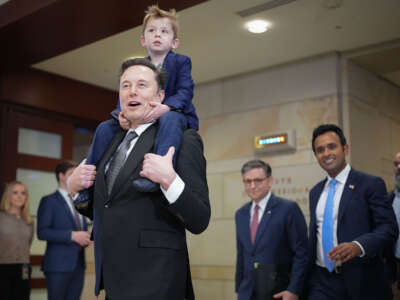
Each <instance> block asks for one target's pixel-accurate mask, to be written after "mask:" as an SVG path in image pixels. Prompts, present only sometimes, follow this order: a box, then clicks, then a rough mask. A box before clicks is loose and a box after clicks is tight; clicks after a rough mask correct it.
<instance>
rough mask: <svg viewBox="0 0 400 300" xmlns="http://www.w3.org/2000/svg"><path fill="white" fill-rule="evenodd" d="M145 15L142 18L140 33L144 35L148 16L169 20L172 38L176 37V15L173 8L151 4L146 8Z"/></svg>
mask: <svg viewBox="0 0 400 300" xmlns="http://www.w3.org/2000/svg"><path fill="white" fill-rule="evenodd" d="M145 13H146V15H145V16H144V19H143V29H142V35H143V36H144V31H145V30H146V26H147V23H148V22H149V20H150V18H168V19H169V20H170V22H171V26H172V30H173V31H174V39H176V38H178V27H179V25H178V15H177V14H176V10H175V9H170V10H169V11H166V10H163V9H161V8H159V7H158V6H157V5H151V6H149V7H148V8H147V10H146V12H145Z"/></svg>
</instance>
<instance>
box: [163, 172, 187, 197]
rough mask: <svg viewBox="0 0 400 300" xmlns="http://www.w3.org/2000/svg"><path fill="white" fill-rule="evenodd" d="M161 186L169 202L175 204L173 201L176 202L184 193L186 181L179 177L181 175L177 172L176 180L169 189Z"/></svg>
mask: <svg viewBox="0 0 400 300" xmlns="http://www.w3.org/2000/svg"><path fill="white" fill-rule="evenodd" d="M160 187H161V191H162V192H163V194H164V196H165V198H167V200H168V202H169V204H173V203H175V201H176V200H178V198H179V196H180V195H181V194H182V192H183V190H184V188H185V183H184V182H183V180H182V179H181V178H180V177H179V175H178V174H176V177H175V179H174V181H172V183H171V185H170V186H169V188H168V190H165V189H164V188H163V187H162V186H160Z"/></svg>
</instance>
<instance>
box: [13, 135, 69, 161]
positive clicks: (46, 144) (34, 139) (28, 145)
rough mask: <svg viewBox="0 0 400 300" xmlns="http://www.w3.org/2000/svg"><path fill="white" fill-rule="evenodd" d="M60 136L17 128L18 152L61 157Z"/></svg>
mask: <svg viewBox="0 0 400 300" xmlns="http://www.w3.org/2000/svg"><path fill="white" fill-rule="evenodd" d="M61 146H62V136H61V135H60V134H56V133H50V132H45V131H40V130H33V129H28V128H19V129H18V153H23V154H30V155H37V156H43V157H51V158H59V159H60V158H61Z"/></svg>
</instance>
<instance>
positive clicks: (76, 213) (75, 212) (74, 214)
mask: <svg viewBox="0 0 400 300" xmlns="http://www.w3.org/2000/svg"><path fill="white" fill-rule="evenodd" d="M68 200H69V202H70V203H71V205H72V211H73V213H72V215H73V217H74V220H75V225H76V229H78V230H82V227H81V219H80V218H79V214H78V212H77V211H76V209H75V205H74V199H73V198H72V196H71V195H70V194H68Z"/></svg>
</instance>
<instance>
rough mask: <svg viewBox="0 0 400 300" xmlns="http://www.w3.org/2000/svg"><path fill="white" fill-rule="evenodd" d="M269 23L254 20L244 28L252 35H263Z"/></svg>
mask: <svg viewBox="0 0 400 300" xmlns="http://www.w3.org/2000/svg"><path fill="white" fill-rule="evenodd" d="M268 27H269V23H268V22H267V21H264V20H254V21H250V22H247V23H246V28H247V30H248V31H250V32H252V33H263V32H266V31H267V30H268Z"/></svg>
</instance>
